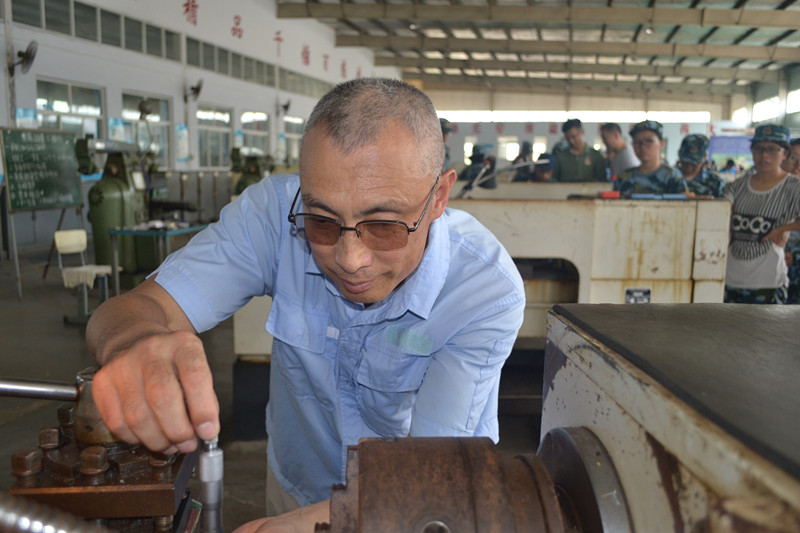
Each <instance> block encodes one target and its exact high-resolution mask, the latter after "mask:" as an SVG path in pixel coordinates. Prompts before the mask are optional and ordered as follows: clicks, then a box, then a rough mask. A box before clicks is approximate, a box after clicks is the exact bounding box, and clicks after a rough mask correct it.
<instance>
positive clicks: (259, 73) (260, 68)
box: [256, 61, 267, 85]
mask: <svg viewBox="0 0 800 533" xmlns="http://www.w3.org/2000/svg"><path fill="white" fill-rule="evenodd" d="M264 66H265V65H264V63H263V62H261V61H256V83H260V84H262V85H263V84H264V83H266V77H267V75H266V72H265V71H264V70H265V69H264Z"/></svg>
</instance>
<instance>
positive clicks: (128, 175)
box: [75, 138, 196, 284]
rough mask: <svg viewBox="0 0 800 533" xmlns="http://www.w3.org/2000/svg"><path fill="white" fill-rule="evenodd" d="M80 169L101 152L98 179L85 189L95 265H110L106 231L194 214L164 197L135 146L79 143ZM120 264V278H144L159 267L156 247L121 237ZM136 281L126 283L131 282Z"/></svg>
mask: <svg viewBox="0 0 800 533" xmlns="http://www.w3.org/2000/svg"><path fill="white" fill-rule="evenodd" d="M75 151H76V154H78V158H79V161H82V163H81V165H82V166H85V165H90V164H91V163H90V161H91V156H92V155H94V154H105V158H106V160H105V166H104V168H103V175H102V177H101V178H100V181H98V182H97V183H96V184H95V185H94V186H93V187H92V188H91V189H90V190H89V221H90V222H91V223H92V234H93V241H94V250H95V262H96V263H98V264H105V265H110V264H111V262H112V260H111V254H112V250H111V238H110V236H109V234H108V230H110V229H119V228H131V227H134V226H137V225H142V224H144V223H147V222H148V221H149V220H151V219H152V218H155V217H161V218H171V216H170V215H171V214H172V213H173V212H176V211H184V210H188V211H194V210H196V206H194V205H192V204H191V203H188V202H176V201H170V200H168V199H167V198H166V196H167V188H166V185H165V184H160V185H161V186H157V185H156V183H154V180H153V177H152V176H151V175H150V174H149V173H148V171H147V158H146V154H144V153H143V152H142V151H141V148H140V147H139V145H137V144H134V143H127V142H121V141H114V140H99V139H91V138H87V139H79V140H78V141H76V145H75ZM117 247H118V250H119V266H120V267H121V268H122V271H123V272H124V275H125V276H136V275H139V276H140V277H143V276H144V274H146V273H149V272H151V271H152V270H154V269H155V268H156V267H157V266H158V256H159V254H158V251H157V243H156V242H155V240H154V239H152V238H147V237H134V236H130V235H120V236H119V237H118V244H117ZM137 281H139V280H137V279H133V278H132V281H131V283H132V284H135V283H136V282H137Z"/></svg>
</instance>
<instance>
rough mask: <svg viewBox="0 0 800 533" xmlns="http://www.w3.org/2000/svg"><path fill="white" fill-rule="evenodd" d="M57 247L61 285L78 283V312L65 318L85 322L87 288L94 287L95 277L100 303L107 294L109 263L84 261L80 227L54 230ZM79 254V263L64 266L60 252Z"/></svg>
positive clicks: (67, 286)
mask: <svg viewBox="0 0 800 533" xmlns="http://www.w3.org/2000/svg"><path fill="white" fill-rule="evenodd" d="M53 240H54V241H55V245H56V251H57V252H58V268H59V269H60V270H61V278H62V279H63V281H64V287H66V288H68V289H73V288H76V287H77V289H78V290H77V293H78V314H77V315H76V316H74V317H70V316H66V315H65V316H64V322H69V323H73V324H86V322H87V321H88V320H89V315H91V312H90V311H89V288H90V287H94V280H95V278H97V279H98V280H99V285H98V292H99V298H98V300H99V303H103V302H104V301H105V300H106V299H107V298H108V277H109V276H110V275H111V266H109V265H87V264H86V243H87V239H86V231H84V230H82V229H71V230H64V231H56V232H55V233H54V234H53ZM71 254H78V255H80V265H79V266H64V262H63V260H62V256H66V255H71Z"/></svg>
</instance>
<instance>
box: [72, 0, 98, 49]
mask: <svg viewBox="0 0 800 533" xmlns="http://www.w3.org/2000/svg"><path fill="white" fill-rule="evenodd" d="M73 9H74V10H75V37H80V38H81V39H89V40H90V41H96V40H97V8H96V7H94V6H89V5H86V4H81V3H80V2H75V3H74V4H73Z"/></svg>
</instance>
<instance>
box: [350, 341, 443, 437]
mask: <svg viewBox="0 0 800 533" xmlns="http://www.w3.org/2000/svg"><path fill="white" fill-rule="evenodd" d="M430 360H431V357H430V354H428V355H419V354H414V353H408V352H404V351H401V350H399V349H397V348H392V347H385V346H374V345H372V346H371V345H367V346H366V347H365V348H363V350H362V357H361V363H360V365H359V368H358V371H357V373H356V381H357V386H356V398H357V401H358V407H359V410H360V411H361V416H362V418H363V419H364V423H365V424H366V425H367V426H368V427H369V428H370V429H372V430H373V431H374V432H375V433H377V434H378V435H381V436H384V437H405V436H407V435H408V433H409V431H410V429H411V413H412V409H413V407H414V403H415V402H416V399H417V392H418V391H419V388H420V386H421V385H422V380H423V378H424V377H425V373H426V371H427V370H428V364H429V363H430Z"/></svg>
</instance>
